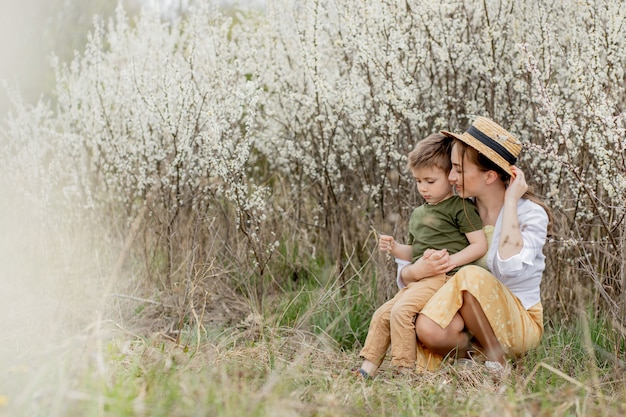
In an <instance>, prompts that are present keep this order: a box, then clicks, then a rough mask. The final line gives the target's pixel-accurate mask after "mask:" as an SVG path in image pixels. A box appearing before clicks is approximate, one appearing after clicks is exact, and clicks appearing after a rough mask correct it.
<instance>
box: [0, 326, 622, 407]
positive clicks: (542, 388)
mask: <svg viewBox="0 0 626 417" xmlns="http://www.w3.org/2000/svg"><path fill="white" fill-rule="evenodd" d="M583 325H584V321H581V323H579V324H577V325H575V326H574V327H571V328H566V327H562V326H553V327H549V328H548V329H547V331H546V334H545V337H544V339H543V343H542V344H541V346H540V347H539V348H538V349H536V350H534V351H533V352H531V354H529V355H528V356H527V357H525V358H523V359H521V360H520V361H518V363H517V364H516V366H515V367H514V368H513V370H512V373H511V375H510V376H509V377H508V378H506V379H504V380H501V381H500V380H494V379H493V378H492V377H491V376H489V375H488V374H486V373H484V372H483V371H481V369H480V368H476V369H470V370H469V371H464V370H458V369H455V368H452V367H446V368H444V369H442V370H440V371H439V372H437V373H431V374H424V375H419V376H417V377H414V378H392V377H391V374H390V373H389V372H388V371H386V369H388V364H387V363H384V364H383V368H382V373H381V375H380V376H379V377H377V378H376V379H374V380H368V381H361V380H358V379H355V378H354V376H353V375H352V374H351V373H350V372H349V369H350V368H351V367H352V366H354V365H355V364H357V363H358V360H357V357H356V355H357V351H356V350H354V351H345V350H342V349H341V348H340V347H339V344H338V343H337V341H335V340H333V339H331V338H330V337H328V336H327V335H324V334H323V333H322V334H315V333H314V332H308V331H305V330H297V329H293V328H289V327H271V326H266V325H263V324H259V323H252V324H251V325H250V326H249V327H245V326H238V327H236V328H223V329H216V328H214V329H206V331H205V332H203V336H202V339H201V340H199V341H198V340H193V338H194V337H195V336H194V334H195V333H193V332H190V334H188V335H185V336H184V337H182V338H181V340H187V338H188V339H189V340H193V342H194V343H195V344H194V345H193V347H192V346H191V344H189V345H188V346H186V347H185V346H180V345H176V344H175V343H173V342H171V341H169V340H166V339H163V338H158V337H154V338H149V339H142V338H139V337H131V336H128V335H124V334H119V333H118V334H117V335H114V336H112V337H108V338H105V339H100V338H99V337H96V335H94V336H93V337H92V338H90V339H89V340H88V341H87V343H86V344H84V345H82V346H76V345H74V346H73V347H72V349H71V351H72V353H71V354H70V353H69V351H70V349H68V351H63V352H62V353H61V356H60V357H55V356H51V357H48V358H46V359H47V360H45V361H44V362H43V363H41V364H37V365H36V366H30V367H24V366H21V367H16V365H15V364H14V366H13V368H9V367H5V366H4V365H5V364H3V366H2V368H0V369H2V370H3V374H2V380H3V383H2V385H0V387H2V389H4V390H5V391H4V392H2V391H0V400H1V401H0V416H44V415H45V416H172V417H175V416H233V417H235V416H236V417H239V416H259V417H262V416H320V417H321V416H369V415H371V416H435V415H436V416H453V415H467V416H484V415H498V416H501V415H502V416H507V415H511V416H514V415H529V416H621V415H624V413H626V405H625V404H626V383H625V380H624V370H623V369H621V370H620V369H619V368H617V367H615V366H612V365H610V364H608V363H607V362H606V361H602V360H598V359H597V358H594V357H591V356H589V351H588V349H586V347H585V343H584V337H582V338H581V337H580V335H581V334H584V333H585V332H586V330H585V329H584V328H583V327H582V326H583ZM593 326H597V327H598V328H600V327H601V324H597V323H596V322H594V321H592V322H591V326H590V328H593ZM98 339H100V340H101V342H98ZM581 341H582V343H581ZM607 347H608V348H610V347H611V346H607ZM52 359H60V360H59V361H54V360H52ZM31 364H33V365H35V364H36V362H31ZM9 381H12V382H13V385H12V386H13V387H14V388H9V385H10V384H9ZM17 387H19V389H18V388H17Z"/></svg>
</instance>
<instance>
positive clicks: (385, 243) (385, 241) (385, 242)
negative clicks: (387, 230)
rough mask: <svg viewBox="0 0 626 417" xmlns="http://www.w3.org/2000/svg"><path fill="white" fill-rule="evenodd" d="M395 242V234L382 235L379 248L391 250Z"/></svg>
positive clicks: (384, 250) (383, 250) (386, 250)
mask: <svg viewBox="0 0 626 417" xmlns="http://www.w3.org/2000/svg"><path fill="white" fill-rule="evenodd" d="M394 243H395V241H394V239H393V236H388V235H380V239H378V249H379V250H380V251H381V252H391V250H392V249H393V244H394Z"/></svg>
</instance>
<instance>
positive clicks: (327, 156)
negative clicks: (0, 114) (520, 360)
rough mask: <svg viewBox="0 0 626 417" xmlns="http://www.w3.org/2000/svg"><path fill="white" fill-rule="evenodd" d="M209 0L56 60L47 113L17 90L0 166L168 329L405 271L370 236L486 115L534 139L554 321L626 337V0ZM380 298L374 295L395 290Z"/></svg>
mask: <svg viewBox="0 0 626 417" xmlns="http://www.w3.org/2000/svg"><path fill="white" fill-rule="evenodd" d="M192 3H193V2H192ZM207 3H208V2H197V4H195V3H194V4H193V5H192V7H190V8H189V9H188V10H186V13H184V14H183V15H182V16H180V17H177V18H171V19H163V17H162V16H161V15H159V14H156V13H151V12H148V11H145V12H143V13H142V14H141V15H140V16H139V17H138V18H137V19H130V18H129V17H127V16H126V14H125V12H124V10H123V9H122V8H119V9H118V12H117V14H116V16H115V18H114V19H112V20H111V21H110V22H102V21H100V22H98V21H97V22H96V25H95V27H94V30H93V32H92V33H91V35H90V38H89V42H88V45H87V47H86V49H85V51H84V53H82V54H79V55H77V56H76V58H75V59H74V60H73V61H72V62H69V63H63V62H57V63H56V64H55V71H56V88H55V94H54V97H53V100H51V101H49V102H44V101H42V102H40V103H37V104H36V105H30V104H27V103H24V102H22V101H21V100H20V99H19V96H17V95H16V97H15V99H14V103H15V107H14V110H13V111H12V112H11V114H10V115H9V117H8V118H7V120H6V121H5V128H4V131H3V132H2V133H3V135H2V142H1V146H2V148H3V149H2V155H3V161H2V164H1V166H0V173H1V174H2V176H3V177H4V178H5V179H6V180H7V181H8V182H11V179H15V181H14V183H15V184H19V186H20V191H21V193H22V195H23V196H25V198H27V199H29V201H32V204H33V206H35V207H37V208H39V209H40V221H41V222H42V223H45V224H52V225H54V227H55V228H58V229H62V228H65V227H71V225H73V224H76V222H87V224H91V225H98V226H93V227H94V230H96V229H97V230H98V232H99V233H103V235H101V237H105V238H106V239H104V240H105V241H106V242H107V245H108V246H109V247H114V248H117V252H116V251H115V250H112V252H114V253H118V252H119V255H113V256H112V260H113V261H115V262H116V263H115V268H114V273H115V275H120V276H124V277H132V278H127V282H126V285H127V286H128V287H129V288H138V287H139V288H140V289H141V291H142V292H144V293H158V294H160V297H162V298H163V299H164V300H165V299H166V298H167V297H168V296H170V295H172V300H173V301H171V303H170V302H164V305H168V306H169V308H171V310H172V312H177V314H178V315H177V318H178V321H177V325H183V324H184V323H188V322H190V321H192V320H193V319H192V318H191V317H195V318H196V320H199V318H198V317H199V315H201V314H202V313H201V311H204V309H206V308H207V307H208V306H210V305H211V304H212V303H217V302H218V297H217V296H216V295H215V291H214V290H215V288H216V286H217V285H218V284H219V283H222V284H224V283H225V284H226V287H232V288H234V289H235V291H239V292H242V293H244V294H246V295H247V296H248V297H249V298H250V299H251V300H252V301H254V303H255V305H257V306H258V308H260V309H261V308H263V305H264V304H263V301H264V299H266V298H267V297H269V296H271V295H272V294H276V293H278V294H282V293H283V292H284V291H285V289H286V288H290V286H291V285H292V283H293V281H294V280H298V279H301V278H302V277H309V278H311V277H315V276H316V274H317V272H318V270H315V268H321V269H323V268H325V267H327V268H330V274H331V275H332V276H335V277H338V279H337V283H338V284H337V285H338V286H339V287H340V288H341V289H342V290H344V291H353V292H357V293H358V292H359V291H360V288H361V286H362V284H363V283H362V282H359V281H358V280H355V279H354V276H357V275H358V276H361V275H360V273H362V272H363V271H365V272H367V273H370V274H374V273H375V274H377V275H379V276H381V277H382V276H384V275H385V274H390V273H392V271H391V265H388V264H386V263H385V262H384V260H383V259H382V257H379V256H378V255H376V249H375V239H376V237H375V236H376V234H375V233H374V231H377V232H383V233H391V234H394V235H395V236H396V237H397V238H402V236H404V235H405V232H406V224H407V222H408V217H409V214H410V212H411V210H412V209H413V207H414V206H415V205H416V204H418V203H419V201H418V197H417V195H416V193H415V191H414V187H413V185H412V182H411V181H410V176H409V175H408V174H407V172H406V169H405V165H406V154H407V153H408V152H409V151H410V150H411V148H412V146H413V145H414V143H415V142H416V141H418V140H419V139H420V138H422V137H425V136H427V135H428V134H430V133H432V132H434V131H438V130H440V129H448V130H456V131H462V130H464V129H465V128H466V127H467V126H468V125H469V123H471V120H472V119H473V117H475V116H477V115H486V116H489V117H491V118H493V119H494V120H496V121H498V122H499V123H501V124H502V125H503V126H505V127H509V128H510V130H511V131H512V132H514V133H515V134H517V135H518V136H519V137H520V138H521V139H522V141H523V142H524V143H525V144H527V147H526V150H525V151H524V154H523V158H522V161H521V162H520V166H521V167H522V168H523V169H524V170H525V171H526V172H527V176H528V177H529V178H530V180H529V181H531V182H532V184H533V185H534V186H535V190H536V191H537V192H538V193H539V194H540V195H542V196H544V197H545V198H546V200H547V202H548V204H549V205H550V206H551V207H553V209H554V210H555V217H556V220H557V225H556V228H555V233H554V236H553V237H552V239H551V241H550V242H549V243H548V245H547V246H546V249H545V252H546V254H547V255H548V259H549V264H548V270H547V272H546V274H545V280H544V286H543V295H544V307H545V308H546V310H547V313H548V314H547V315H546V317H547V318H550V317H552V314H553V313H555V312H556V311H557V310H558V311H560V314H565V315H567V314H569V313H571V312H573V311H574V310H575V309H576V308H579V307H582V306H585V305H586V304H588V303H593V305H597V306H599V308H601V309H602V310H604V311H606V312H607V313H608V314H609V315H610V316H611V317H612V318H614V319H615V320H616V322H617V323H622V325H623V320H624V317H625V316H626V292H625V291H624V290H625V289H626V267H625V265H624V264H625V262H624V260H625V259H626V220H625V219H624V218H625V216H626V197H625V196H626V139H625V135H624V132H625V131H624V128H625V125H624V115H625V114H624V105H625V101H626V93H625V91H624V88H625V87H624V86H625V85H626V79H625V74H624V68H625V67H626V52H625V51H626V45H625V43H626V36H625V29H624V20H625V18H626V7H625V6H624V5H623V4H622V2H621V1H618V0H599V1H596V2H571V1H567V0H557V1H554V2H551V4H550V5H545V4H544V2H541V1H527V2H519V1H515V0H501V1H495V0H494V1H486V2H480V3H477V2H474V1H469V0H466V1H442V2H418V1H411V0H409V1H407V2H397V1H391V0H382V1H375V2H366V3H363V2H339V1H332V0H317V1H313V0H302V1H296V0H277V1H271V2H267V3H268V4H267V6H266V9H265V10H264V11H262V12H258V11H245V12H235V11H229V12H228V13H224V12H223V11H220V9H218V8H217V7H214V6H212V5H207ZM431 3H432V4H431ZM8 156H10V157H8ZM24 178H26V180H25V181H24ZM18 179H19V180H18ZM53 209H55V210H53ZM55 213H56V214H55ZM354 271H359V274H357V273H355V272H354ZM120 279H121V278H120ZM120 279H118V281H119V280H120ZM122 281H124V280H122ZM378 285H379V287H380V288H379V289H381V290H383V291H380V292H379V295H378V296H379V298H380V300H379V301H382V300H383V299H384V297H385V296H386V295H387V294H388V293H389V292H390V291H393V283H392V282H391V280H389V282H387V281H385V280H383V279H380V280H379V284H378ZM221 288H223V287H221ZM350 288H352V290H350ZM221 296H223V293H222V294H221ZM365 324H367V323H365Z"/></svg>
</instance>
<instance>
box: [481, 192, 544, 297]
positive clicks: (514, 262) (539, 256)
mask: <svg viewBox="0 0 626 417" xmlns="http://www.w3.org/2000/svg"><path fill="white" fill-rule="evenodd" d="M517 218H518V220H519V225H520V229H521V232H522V240H523V242H524V246H523V247H522V250H521V251H520V253H518V254H517V255H514V256H512V257H510V258H509V259H505V260H503V259H502V258H500V254H499V253H498V246H499V245H498V242H499V241H500V233H501V231H502V211H500V214H499V215H498V220H497V221H496V225H495V227H494V231H493V237H492V244H491V245H489V251H488V252H487V267H488V268H489V270H490V271H491V273H492V274H493V275H494V276H495V277H496V278H498V279H499V280H500V282H502V283H503V284H504V285H506V286H507V287H508V288H509V290H511V292H512V293H513V294H515V295H516V296H517V298H519V299H520V301H521V302H522V305H523V306H524V308H526V309H529V308H530V307H532V306H533V305H535V304H537V303H538V302H539V301H541V297H540V285H541V278H542V275H543V270H544V269H545V267H546V261H545V260H546V257H545V255H544V254H543V246H544V245H545V243H546V237H547V232H548V214H547V213H546V211H545V210H544V209H543V207H541V206H540V205H539V204H537V203H534V202H532V201H530V200H526V199H520V200H519V202H518V203H517Z"/></svg>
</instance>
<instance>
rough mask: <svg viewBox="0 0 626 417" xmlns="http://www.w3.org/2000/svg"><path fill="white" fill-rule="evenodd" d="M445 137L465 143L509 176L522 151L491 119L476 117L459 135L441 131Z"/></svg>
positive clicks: (510, 136)
mask: <svg viewBox="0 0 626 417" xmlns="http://www.w3.org/2000/svg"><path fill="white" fill-rule="evenodd" d="M441 133H443V134H444V135H446V136H449V137H452V138H456V139H458V140H460V141H462V142H465V143H466V144H468V145H469V146H471V147H472V148H474V149H476V150H477V151H478V152H480V153H482V154H483V155H485V156H486V157H487V158H489V159H490V160H491V161H492V162H493V163H495V164H496V165H498V166H499V167H500V168H502V169H503V170H504V171H505V172H507V173H508V174H509V175H513V172H512V171H511V165H515V163H516V162H517V157H518V156H519V154H520V152H521V150H522V144H521V143H520V141H519V140H517V139H516V138H515V136H513V135H512V134H510V133H509V132H508V131H506V130H505V129H504V128H503V127H502V126H500V125H499V124H497V123H496V122H494V121H493V120H491V119H488V118H486V117H482V116H478V117H477V118H476V119H474V123H472V125H471V126H470V128H469V129H467V131H466V132H465V133H463V134H461V135H459V134H458V133H451V132H447V131H444V130H442V131H441Z"/></svg>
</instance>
